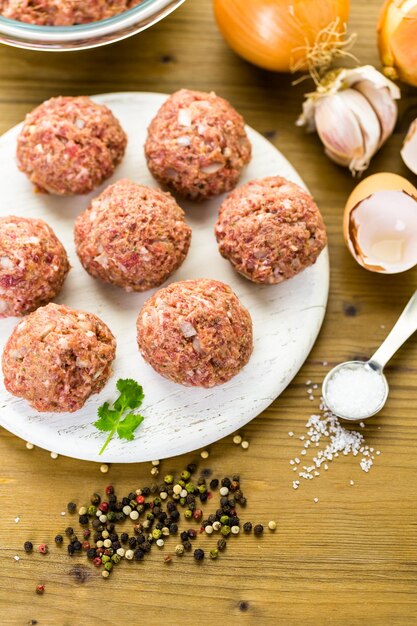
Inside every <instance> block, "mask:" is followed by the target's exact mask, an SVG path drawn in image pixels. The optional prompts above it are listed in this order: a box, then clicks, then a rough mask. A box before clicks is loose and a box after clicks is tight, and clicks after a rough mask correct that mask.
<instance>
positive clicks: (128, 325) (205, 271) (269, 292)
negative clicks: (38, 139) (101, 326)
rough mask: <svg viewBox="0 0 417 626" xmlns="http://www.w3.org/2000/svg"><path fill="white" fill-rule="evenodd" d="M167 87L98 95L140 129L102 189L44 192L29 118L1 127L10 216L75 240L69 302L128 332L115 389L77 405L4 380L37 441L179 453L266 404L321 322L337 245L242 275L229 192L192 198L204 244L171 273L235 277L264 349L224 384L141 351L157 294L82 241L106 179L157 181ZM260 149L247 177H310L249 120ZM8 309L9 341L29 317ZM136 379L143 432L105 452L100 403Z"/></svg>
mask: <svg viewBox="0 0 417 626" xmlns="http://www.w3.org/2000/svg"><path fill="white" fill-rule="evenodd" d="M166 97H167V96H165V95H163V94H156V93H115V94H105V95H100V96H95V97H94V99H95V100H96V101H97V102H100V103H103V104H106V105H108V106H109V107H110V108H111V109H112V111H113V112H114V114H115V115H116V116H117V118H118V119H119V120H120V122H121V124H122V126H123V128H124V129H125V131H126V132H127V134H128V137H129V143H128V148H127V153H126V155H125V158H124V160H123V162H122V164H121V165H120V166H119V167H118V169H117V171H116V172H115V174H114V176H113V177H112V178H111V179H110V180H109V181H107V182H106V183H105V184H104V185H103V186H102V188H100V189H97V190H95V192H93V193H92V194H91V195H90V196H78V197H72V198H58V197H54V196H48V195H45V194H36V193H34V190H33V186H32V185H31V183H30V182H29V181H28V180H27V178H26V177H25V175H24V174H22V173H20V172H19V171H18V169H17V166H16V162H15V148H16V137H17V135H18V133H19V130H20V125H19V126H17V127H15V128H13V129H11V130H10V131H8V132H7V133H6V134H5V135H3V137H1V138H0V162H1V164H2V166H1V168H0V189H1V190H2V195H1V200H0V215H10V214H12V215H18V216H26V217H36V218H42V219H44V220H46V221H47V222H48V224H50V225H51V227H52V228H53V229H54V230H55V232H56V234H57V235H58V237H59V238H60V239H61V241H62V242H63V244H64V246H65V248H66V250H67V252H68V254H69V257H70V262H71V265H72V269H71V271H70V273H69V276H68V278H67V280H66V282H65V286H64V289H63V291H62V293H61V294H60V296H59V297H58V298H57V302H60V303H65V304H68V305H69V306H72V307H74V308H78V309H85V310H86V311H90V312H91V313H96V314H97V315H99V316H100V317H101V318H102V319H103V320H104V321H105V322H106V324H108V325H109V327H110V328H111V330H112V331H113V333H114V334H115V336H116V338H117V358H116V361H115V363H114V373H113V376H112V378H111V379H110V381H109V382H108V383H107V385H106V387H105V388H104V390H103V391H102V392H101V393H100V394H98V395H95V396H92V397H91V398H90V399H89V400H88V401H87V403H86V404H85V406H84V407H83V409H81V410H80V411H78V412H76V413H61V414H47V413H38V412H37V411H35V410H34V409H32V408H31V407H30V406H29V405H28V404H27V403H26V402H25V401H24V400H22V399H18V398H14V397H13V396H11V395H10V394H9V393H7V391H6V390H5V388H4V384H3V379H2V377H0V378H1V380H0V424H1V425H2V426H3V427H4V428H6V429H7V430H9V431H11V432H12V433H14V434H16V435H17V436H18V437H21V438H22V439H24V440H26V441H30V442H32V443H34V444H35V445H37V446H40V447H42V448H46V449H47V450H51V451H54V452H57V453H59V454H64V455H67V456H71V457H75V458H79V459H85V460H89V461H102V462H104V461H106V462H115V463H116V462H118V463H133V462H138V461H149V460H154V459H162V458H166V457H171V456H175V455H178V454H182V453H185V452H189V451H191V450H195V449H197V448H201V447H205V446H208V445H209V444H210V443H212V442H214V441H216V440H218V439H220V438H222V437H224V436H226V435H228V434H230V433H231V432H233V431H236V430H238V429H239V428H241V427H242V426H244V425H245V424H246V423H247V422H249V421H250V420H251V419H253V418H254V417H256V416H257V415H258V414H259V413H261V411H263V410H264V409H265V408H266V407H267V406H268V405H269V404H270V403H271V402H272V401H273V400H274V399H275V398H276V397H277V396H279V394H280V393H281V392H282V391H283V390H284V389H285V388H286V387H287V385H288V384H289V382H290V381H291V380H292V378H293V377H294V376H295V374H296V373H297V372H298V370H299V368H300V367H301V365H302V364H303V362H304V360H305V359H306V357H307V355H308V354H309V352H310V350H311V348H312V346H313V344H314V341H315V339H316V337H317V335H318V332H319V330H320V326H321V323H322V321H323V317H324V313H325V309H326V303H327V294H328V284H329V265H328V253H327V249H326V250H325V251H323V253H322V254H321V256H320V258H319V259H318V261H317V263H316V264H315V265H314V266H313V267H311V268H308V269H307V270H305V271H304V272H302V273H301V274H299V275H298V276H296V277H295V278H293V279H292V280H289V281H287V282H286V283H284V284H281V285H275V286H258V285H255V284H253V283H251V282H250V281H248V280H246V279H245V278H242V277H241V276H239V275H238V274H237V273H236V272H234V271H233V269H232V268H231V266H230V265H229V263H228V262H227V261H226V260H224V259H223V258H222V257H221V256H220V254H219V253H218V251H217V245H216V241H215V238H214V234H213V227H214V223H215V220H216V215H217V208H218V206H219V205H220V203H221V202H222V200H223V198H222V197H219V198H217V199H215V200H212V201H210V202H206V203H204V204H202V205H200V204H199V205H194V204H192V203H189V202H183V201H180V204H181V205H182V206H183V208H184V209H185V211H186V214H187V220H188V222H189V224H190V225H191V227H192V229H193V237H192V245H191V249H190V252H189V254H188V257H187V259H186V260H185V262H184V264H183V266H182V267H181V268H180V269H179V271H177V272H176V274H175V275H174V276H173V277H172V278H171V281H170V282H172V281H177V280H184V279H187V278H214V279H219V280H222V281H224V282H225V283H228V284H229V285H231V287H232V288H233V289H234V291H235V292H236V294H237V295H238V297H239V298H240V299H241V300H242V302H243V304H244V305H245V306H246V307H247V308H248V309H249V311H250V313H251V315H252V318H253V324H254V343H255V347H254V352H253V355H252V357H251V360H250V362H249V364H248V365H247V366H246V367H245V368H244V369H243V370H242V371H241V372H240V374H239V375H238V376H236V377H235V378H233V379H232V380H231V381H230V382H228V383H227V384H225V385H222V386H220V387H215V388H214V389H209V390H207V389H199V388H187V387H182V386H180V385H176V384H174V383H171V382H169V381H168V380H165V379H164V378H162V377H161V376H159V375H158V374H157V373H156V372H154V371H153V370H152V369H151V367H149V366H148V365H147V364H146V363H145V362H144V360H143V359H142V357H141V356H140V354H139V352H138V349H137V344H136V325H135V322H136V318H137V315H138V313H139V310H140V308H141V306H142V304H143V302H144V301H145V299H146V298H148V297H149V296H150V294H151V292H147V293H145V294H131V293H129V294H127V293H125V292H123V291H122V290H121V289H119V288H117V287H112V286H108V285H104V284H102V283H101V282H99V281H97V280H94V279H93V278H91V277H90V276H89V275H88V274H87V273H86V272H85V271H84V270H83V268H82V267H81V264H80V263H79V261H78V259H77V256H76V253H75V250H74V244H73V224H74V220H75V218H76V216H77V215H78V214H79V213H81V212H82V211H83V210H84V209H85V208H86V207H87V206H88V205H89V202H90V200H91V198H92V197H94V196H95V195H97V194H98V193H99V192H100V191H101V190H102V189H103V188H104V187H105V186H106V185H108V184H109V183H112V182H115V181H116V180H118V179H120V178H123V177H128V178H130V179H133V180H135V181H137V182H140V183H143V184H146V185H150V186H153V187H156V186H157V185H156V183H155V181H154V180H153V178H152V177H151V175H150V173H149V171H148V169H147V166H146V161H145V158H144V153H143V145H144V142H145V137H146V131H147V126H148V124H149V122H150V121H151V119H152V117H153V116H154V115H155V113H156V111H157V110H158V108H159V107H160V105H161V104H162V103H163V102H164V100H165V98H166ZM248 133H249V137H250V140H251V142H252V145H253V158H252V161H251V163H250V165H249V166H248V167H247V169H246V171H245V173H244V176H243V178H242V180H241V183H245V182H247V181H249V180H251V179H254V178H259V177H263V176H269V175H281V176H285V177H287V178H289V179H291V180H293V181H294V182H296V183H299V184H303V183H302V180H301V179H300V177H299V176H298V174H297V173H296V171H295V170H294V169H293V167H292V166H291V165H290V164H289V163H288V161H287V160H286V159H285V158H284V157H283V156H282V155H281V154H280V152H278V150H276V148H275V147H274V146H272V145H271V144H270V143H269V142H268V141H267V140H266V139H265V138H264V137H262V136H261V135H260V134H258V133H257V132H255V131H254V130H252V129H251V128H248ZM17 322H18V320H17V319H16V318H8V319H0V351H2V350H3V346H4V344H5V342H6V340H7V338H8V337H9V335H10V333H11V331H12V329H13V328H14V326H15V325H16V324H17ZM128 377H129V378H134V379H136V380H137V381H138V382H139V383H140V384H141V385H142V386H143V388H144V392H145V400H144V403H143V405H142V407H141V409H140V412H141V413H142V414H143V415H144V416H145V420H144V421H143V423H142V425H141V426H140V427H139V429H138V430H137V431H136V437H135V440H134V441H131V442H128V441H124V440H120V439H118V438H114V439H113V440H112V442H111V443H110V444H109V446H108V448H107V450H106V451H105V453H104V455H103V456H102V457H100V456H99V455H98V452H99V450H100V447H101V445H102V444H103V442H104V439H105V437H106V435H105V433H100V432H98V431H97V430H96V429H95V428H94V427H93V426H92V422H94V420H95V419H96V413H97V408H98V407H99V406H100V405H101V404H102V403H103V402H105V401H106V400H108V401H111V400H112V399H115V397H116V390H115V384H116V381H117V379H118V378H128Z"/></svg>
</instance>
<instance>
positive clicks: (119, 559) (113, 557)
mask: <svg viewBox="0 0 417 626" xmlns="http://www.w3.org/2000/svg"><path fill="white" fill-rule="evenodd" d="M111 560H112V561H113V563H114V564H115V565H117V564H118V563H120V561H121V560H122V557H121V556H119V555H118V554H113V556H112V557H111Z"/></svg>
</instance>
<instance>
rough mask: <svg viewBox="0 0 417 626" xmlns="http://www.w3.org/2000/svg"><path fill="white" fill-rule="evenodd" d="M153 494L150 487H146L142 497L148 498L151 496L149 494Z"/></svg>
mask: <svg viewBox="0 0 417 626" xmlns="http://www.w3.org/2000/svg"><path fill="white" fill-rule="evenodd" d="M150 493H151V490H150V489H149V487H144V488H143V489H142V495H143V496H144V497H145V498H146V497H147V496H149V494H150Z"/></svg>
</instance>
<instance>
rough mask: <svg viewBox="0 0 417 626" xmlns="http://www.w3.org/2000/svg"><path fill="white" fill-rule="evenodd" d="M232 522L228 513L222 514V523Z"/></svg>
mask: <svg viewBox="0 0 417 626" xmlns="http://www.w3.org/2000/svg"><path fill="white" fill-rule="evenodd" d="M229 522H230V517H229V516H228V515H222V516H221V518H220V523H221V524H228V523H229Z"/></svg>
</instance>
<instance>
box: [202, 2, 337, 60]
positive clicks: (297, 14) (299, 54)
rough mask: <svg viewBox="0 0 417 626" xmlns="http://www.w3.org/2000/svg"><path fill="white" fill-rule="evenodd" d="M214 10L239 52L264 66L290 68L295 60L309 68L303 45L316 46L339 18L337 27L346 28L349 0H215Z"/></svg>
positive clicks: (223, 31)
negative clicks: (321, 36) (322, 33)
mask: <svg viewBox="0 0 417 626" xmlns="http://www.w3.org/2000/svg"><path fill="white" fill-rule="evenodd" d="M290 7H293V9H294V14H292V13H291V10H290ZM214 14H215V17H216V20H217V23H218V26H219V28H220V31H221V33H222V35H223V37H224V38H225V40H226V42H227V43H228V44H229V46H230V47H231V48H232V50H234V51H235V52H236V53H237V54H239V55H240V56H241V57H243V58H244V59H246V60H247V61H249V62H250V63H253V64H255V65H258V66H259V67H262V68H264V69H267V70H273V71H277V72H289V71H291V69H292V66H293V64H294V63H300V65H299V67H298V68H297V69H300V70H307V69H308V64H307V60H306V59H305V53H306V51H305V49H304V50H300V49H299V48H300V47H305V46H306V45H307V46H311V47H312V46H313V45H314V43H315V41H316V39H317V35H318V33H319V32H320V31H322V30H323V29H325V28H327V27H328V26H329V25H330V24H332V23H334V22H335V20H336V19H337V18H338V19H339V22H338V26H337V31H338V32H339V33H341V32H343V31H344V29H345V25H346V23H347V20H348V17H349V0H214ZM297 48H298V50H297Z"/></svg>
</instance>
